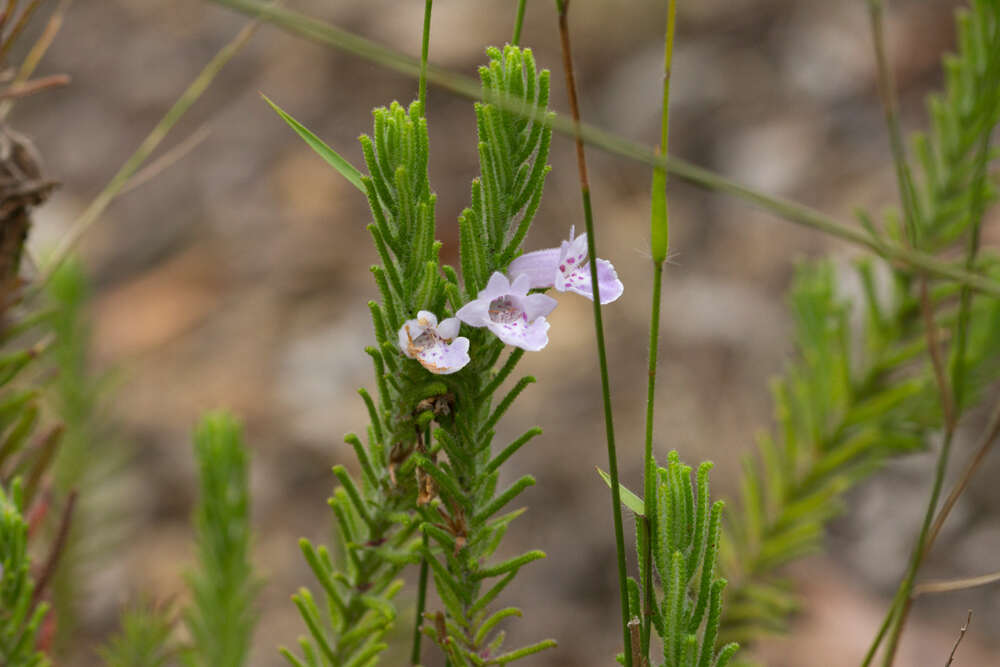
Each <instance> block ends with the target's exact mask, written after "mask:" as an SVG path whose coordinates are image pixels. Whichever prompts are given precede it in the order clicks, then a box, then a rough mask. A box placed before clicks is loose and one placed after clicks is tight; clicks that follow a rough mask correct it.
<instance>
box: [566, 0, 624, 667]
mask: <svg viewBox="0 0 1000 667" xmlns="http://www.w3.org/2000/svg"><path fill="white" fill-rule="evenodd" d="M556 7H557V8H558V10H559V42H560V45H561V47H562V59H563V70H564V72H565V74H566V92H567V94H568V95H569V105H570V110H571V113H572V115H573V121H574V123H575V124H576V128H577V134H576V159H577V167H578V168H579V171H580V196H581V199H582V200H583V218H584V224H585V225H586V227H587V252H588V257H590V258H591V261H590V280H591V284H593V286H594V294H593V304H594V332H595V334H596V338H597V359H598V365H599V366H600V370H601V395H602V398H603V400H604V428H605V435H606V439H607V444H608V474H609V475H610V476H611V513H612V517H613V520H614V527H615V548H616V550H617V555H618V589H619V590H618V593H619V597H620V599H621V608H622V640H623V642H624V645H625V667H632V638H631V635H630V633H629V628H628V621H629V611H628V574H627V572H626V569H625V533H624V530H623V529H622V504H621V490H620V488H619V483H618V454H617V451H616V449H615V425H614V418H613V415H612V410H611V386H610V383H609V381H608V355H607V350H606V346H605V343H604V320H603V318H602V316H601V295H600V287H599V285H598V281H597V262H596V261H595V259H594V258H596V257H597V251H596V245H597V244H596V242H595V240H594V212H593V209H592V207H591V204H590V182H589V180H588V178H587V159H586V156H585V154H584V152H583V141H582V139H581V138H580V135H579V123H580V107H579V104H578V102H577V96H576V80H575V77H574V76H573V55H572V51H571V50H570V41H569V24H568V16H567V12H568V10H569V0H556Z"/></svg>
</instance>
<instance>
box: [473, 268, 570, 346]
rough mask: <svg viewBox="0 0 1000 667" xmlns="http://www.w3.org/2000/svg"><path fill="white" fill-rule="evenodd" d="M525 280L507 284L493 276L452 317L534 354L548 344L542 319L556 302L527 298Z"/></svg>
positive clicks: (542, 297) (540, 296)
mask: <svg viewBox="0 0 1000 667" xmlns="http://www.w3.org/2000/svg"><path fill="white" fill-rule="evenodd" d="M530 283H531V281H530V279H529V278H528V276H518V277H517V278H515V279H514V282H513V283H511V282H510V280H508V279H507V276H505V275H503V274H502V273H500V272H495V273H494V274H493V275H492V276H490V281H489V283H487V284H486V288H485V289H484V290H482V291H481V292H479V295H478V296H477V297H476V300H475V301H470V302H469V303H467V304H465V305H464V306H462V307H461V308H459V310H458V312H457V313H455V316H456V317H457V318H458V319H460V320H462V321H463V322H465V323H466V324H468V325H470V326H474V327H486V328H488V329H489V330H490V331H492V332H493V333H494V334H496V337H497V338H499V339H500V340H502V341H503V342H505V343H507V344H508V345H513V346H515V347H520V348H522V349H525V350H529V351H531V352H536V351H538V350H540V349H542V348H543V347H545V346H546V345H548V344H549V334H548V330H549V323H548V322H546V321H545V316H546V315H548V314H549V313H551V312H552V311H553V309H555V307H556V300H555V299H553V298H552V297H548V296H545V295H544V294H528V290H530V289H531V284H530Z"/></svg>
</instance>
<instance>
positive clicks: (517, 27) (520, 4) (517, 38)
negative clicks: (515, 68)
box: [510, 0, 527, 46]
mask: <svg viewBox="0 0 1000 667" xmlns="http://www.w3.org/2000/svg"><path fill="white" fill-rule="evenodd" d="M526 4H527V0H517V16H516V17H515V18H514V36H513V37H511V38H510V43H511V46H517V45H518V44H520V43H521V28H522V27H523V26H524V6H525V5H526Z"/></svg>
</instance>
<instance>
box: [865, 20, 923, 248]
mask: <svg viewBox="0 0 1000 667" xmlns="http://www.w3.org/2000/svg"><path fill="white" fill-rule="evenodd" d="M868 17H869V24H870V26H871V33H872V46H873V48H874V50H875V64H876V68H877V72H878V75H877V77H876V80H877V83H878V90H879V97H880V98H881V100H882V112H883V114H884V115H885V125H886V128H887V129H888V132H889V148H890V150H891V151H892V162H893V165H894V166H895V168H896V180H897V181H898V184H899V196H900V199H901V200H902V202H903V210H904V212H905V215H904V216H903V218H904V223H905V226H906V233H907V239H908V240H909V242H910V245H911V246H913V247H917V245H918V243H917V242H918V237H917V230H918V228H919V224H918V223H919V208H918V206H917V200H916V194H915V192H914V189H913V175H912V174H911V172H910V166H909V164H908V163H907V160H906V149H905V148H904V146H903V133H902V131H901V130H900V127H899V110H898V108H897V104H896V87H895V84H894V82H893V78H892V71H891V70H890V69H889V60H888V58H887V57H886V53H885V24H884V21H883V6H882V0H868Z"/></svg>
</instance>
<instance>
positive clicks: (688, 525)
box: [630, 451, 738, 667]
mask: <svg viewBox="0 0 1000 667" xmlns="http://www.w3.org/2000/svg"><path fill="white" fill-rule="evenodd" d="M711 469H712V464H711V463H708V462H706V463H702V464H701V465H700V466H699V467H698V473H697V484H695V483H693V482H692V480H691V472H692V471H691V467H690V466H687V465H684V464H683V463H681V462H680V457H679V456H678V454H677V452H676V451H672V452H670V454H669V455H668V457H667V467H666V468H656V469H655V471H656V481H655V486H654V488H655V492H656V497H655V504H654V505H653V506H652V507H648V508H647V515H648V516H649V517H650V522H649V525H650V531H649V532H648V533H647V531H646V530H645V528H644V526H645V524H646V517H643V516H638V517H637V523H638V524H640V525H638V526H637V529H636V536H637V549H638V551H639V553H645V552H646V550H647V549H649V550H650V551H651V554H652V559H651V562H652V564H653V572H652V573H647V572H645V571H640V573H639V579H640V581H642V582H646V581H647V580H652V581H653V585H654V586H655V589H654V591H653V593H652V595H653V598H652V599H653V602H654V604H653V605H652V606H651V607H650V613H651V618H650V619H649V620H650V622H651V623H652V626H653V628H655V629H656V633H657V635H658V636H659V637H660V639H661V641H662V644H663V662H662V663H660V664H661V665H663V667H689V666H690V667H694V666H697V667H723V666H724V665H726V664H728V663H729V661H730V659H732V657H733V655H734V654H735V653H736V651H737V649H738V646H737V645H736V644H732V643H730V644H726V645H725V646H723V647H722V648H721V649H718V650H716V645H717V640H718V636H719V623H720V621H721V617H722V593H723V590H724V589H725V587H726V580H725V579H722V578H721V577H717V576H716V563H717V559H718V555H719V538H720V531H721V525H722V524H721V522H722V509H723V507H724V505H725V503H723V502H722V501H721V500H717V501H716V502H715V503H712V502H711V500H710V496H709V487H708V473H709V471H710V470H711ZM644 505H645V503H644ZM654 507H655V511H650V510H652V509H653V508H654ZM647 534H648V535H649V538H648V539H649V542H648V543H647V542H646V540H647V537H646V536H647ZM643 562H644V560H643V559H642V558H640V559H639V563H640V568H641V567H642V564H643ZM650 574H652V575H654V576H652V577H649V576H648V575H650ZM630 588H631V589H632V591H633V594H632V595H631V598H632V599H631V601H630V606H631V608H632V615H633V616H635V617H638V616H639V615H640V614H641V610H640V604H639V600H640V598H641V599H647V595H648V594H649V593H650V592H649V591H646V590H645V584H642V585H640V584H639V583H637V582H635V581H634V580H632V581H630ZM657 594H658V595H659V600H657V599H656V595H657Z"/></svg>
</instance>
